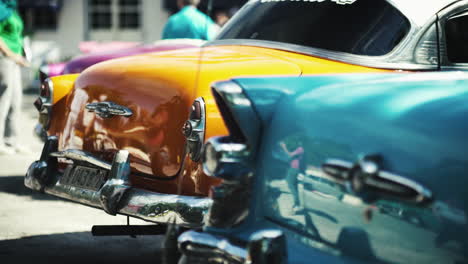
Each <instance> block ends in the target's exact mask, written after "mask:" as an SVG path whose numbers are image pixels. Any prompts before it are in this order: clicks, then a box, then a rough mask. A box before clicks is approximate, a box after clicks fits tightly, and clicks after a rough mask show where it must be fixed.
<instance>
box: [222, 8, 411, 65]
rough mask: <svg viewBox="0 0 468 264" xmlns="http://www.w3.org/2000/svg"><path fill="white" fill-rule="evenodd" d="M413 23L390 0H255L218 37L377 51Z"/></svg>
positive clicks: (354, 51)
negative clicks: (387, 0) (388, 0)
mask: <svg viewBox="0 0 468 264" xmlns="http://www.w3.org/2000/svg"><path fill="white" fill-rule="evenodd" d="M409 29H410V23H409V21H408V20H407V18H406V17H405V16H403V15H402V14H401V13H400V12H399V11H398V10H397V9H396V8H395V7H393V6H392V5H391V4H389V3H388V2H386V1H384V0H358V1H352V0H347V1H342V0H326V1H313V2H312V1H281V2H279V1H268V0H262V1H256V2H253V3H252V2H251V3H250V4H249V5H248V7H247V8H245V9H244V10H243V12H242V13H241V14H239V15H238V16H236V17H235V18H234V21H233V22H232V23H229V25H227V26H226V27H225V28H224V30H223V31H222V32H221V33H220V35H219V37H218V39H258V40H268V41H278V42H284V43H290V44H297V45H303V46H308V47H314V48H322V49H327V50H332V51H341V52H347V53H352V54H357V55H369V56H377V55H384V54H387V53H389V52H390V51H391V50H392V49H393V48H395V46H396V45H398V43H399V42H400V41H401V40H402V39H403V37H404V36H405V35H406V34H407V33H408V31H409Z"/></svg>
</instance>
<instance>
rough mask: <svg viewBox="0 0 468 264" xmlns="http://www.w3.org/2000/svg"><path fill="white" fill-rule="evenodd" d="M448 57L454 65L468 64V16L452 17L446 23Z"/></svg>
mask: <svg viewBox="0 0 468 264" xmlns="http://www.w3.org/2000/svg"><path fill="white" fill-rule="evenodd" d="M445 39H446V44H447V57H448V60H449V61H450V62H453V63H467V62H468V47H467V43H468V14H466V13H465V14H463V15H459V16H455V17H452V18H450V19H448V20H447V22H446V23H445Z"/></svg>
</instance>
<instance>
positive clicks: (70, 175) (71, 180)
mask: <svg viewBox="0 0 468 264" xmlns="http://www.w3.org/2000/svg"><path fill="white" fill-rule="evenodd" d="M108 173H109V172H108V171H107V170H104V169H98V168H91V167H86V166H81V165H70V166H68V167H67V168H66V169H65V173H64V174H63V177H62V178H61V179H60V184H63V185H68V186H74V187H78V188H83V189H89V190H93V191H98V190H99V189H100V188H101V187H102V185H104V183H105V181H106V180H107V177H108Z"/></svg>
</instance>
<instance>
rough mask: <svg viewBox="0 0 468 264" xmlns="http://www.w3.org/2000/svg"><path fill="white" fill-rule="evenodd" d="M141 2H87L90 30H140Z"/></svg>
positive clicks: (96, 0) (116, 0) (93, 0)
mask: <svg viewBox="0 0 468 264" xmlns="http://www.w3.org/2000/svg"><path fill="white" fill-rule="evenodd" d="M140 2H141V0H89V2H88V3H89V4H88V7H89V24H90V28H91V29H114V28H118V29H138V28H140V25H141V23H140V18H141V8H140V6H141V5H140Z"/></svg>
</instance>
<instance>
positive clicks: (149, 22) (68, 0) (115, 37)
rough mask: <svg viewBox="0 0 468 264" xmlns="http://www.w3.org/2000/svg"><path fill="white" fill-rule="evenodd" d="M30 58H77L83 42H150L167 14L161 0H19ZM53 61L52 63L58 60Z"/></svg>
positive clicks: (164, 21) (159, 32) (159, 34)
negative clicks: (40, 54) (46, 55)
mask: <svg viewBox="0 0 468 264" xmlns="http://www.w3.org/2000/svg"><path fill="white" fill-rule="evenodd" d="M18 2H19V9H20V13H21V15H22V17H23V19H24V22H25V33H26V34H27V35H29V36H31V43H32V46H33V48H32V49H33V54H38V53H44V52H45V53H48V52H49V53H52V54H54V53H58V54H55V55H53V57H59V58H64V57H69V56H73V55H75V54H77V53H78V52H79V50H78V44H79V43H80V42H82V41H129V42H145V43H149V42H153V41H155V40H158V39H159V38H160V36H161V32H162V29H163V27H164V24H165V23H166V20H167V18H168V17H169V15H170V12H169V11H167V10H166V9H165V8H164V0H19V1H18ZM59 58H54V59H59Z"/></svg>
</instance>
